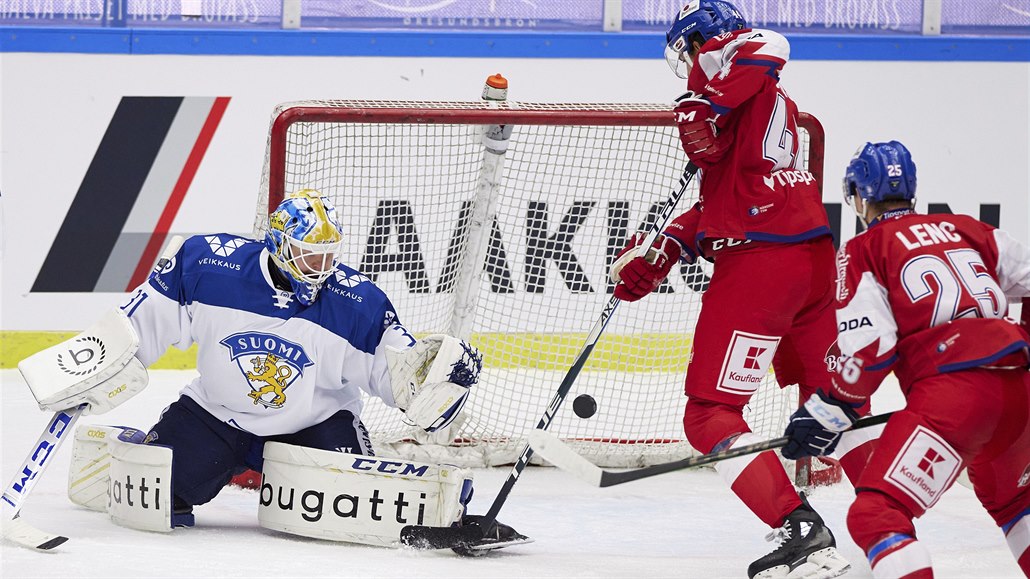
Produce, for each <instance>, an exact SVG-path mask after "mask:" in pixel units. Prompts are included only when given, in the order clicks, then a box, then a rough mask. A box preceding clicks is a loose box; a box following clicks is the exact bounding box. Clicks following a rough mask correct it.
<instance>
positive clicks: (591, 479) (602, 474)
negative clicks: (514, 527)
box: [529, 412, 893, 487]
mask: <svg viewBox="0 0 1030 579" xmlns="http://www.w3.org/2000/svg"><path fill="white" fill-rule="evenodd" d="M892 414H893V412H888V413H886V414H878V415H876V416H870V417H868V418H862V419H860V420H858V421H856V422H855V424H854V425H852V426H851V430H857V429H859V428H866V427H869V426H875V425H877V424H883V423H885V422H887V420H888V419H889V418H890V417H891V415H892ZM789 441H790V439H789V438H787V437H786V436H781V437H780V438H773V439H771V440H766V441H764V442H756V443H755V444H749V445H747V446H741V447H738V448H731V449H730V450H724V451H722V452H713V453H711V454H705V455H702V456H693V457H690V458H684V459H681V460H675V461H672V462H666V463H662V464H655V465H652V466H645V467H643V468H636V469H632V470H621V471H611V470H604V469H602V468H601V467H599V466H597V465H595V464H594V463H592V462H590V461H589V460H587V459H585V458H583V456H581V455H579V454H577V453H576V451H574V450H572V448H570V447H569V445H567V444H565V443H564V442H562V441H561V439H559V438H558V437H557V436H555V435H554V434H551V433H550V432H546V431H544V430H534V431H533V432H530V433H529V443H530V444H531V445H532V446H533V448H534V449H536V452H537V454H539V455H540V456H541V457H542V458H543V459H544V460H546V461H547V462H549V463H551V464H553V465H554V466H556V467H558V468H560V469H562V470H564V471H568V472H570V473H572V474H574V475H576V476H577V477H579V478H581V479H583V480H584V481H586V482H588V483H590V484H592V485H594V486H598V487H610V486H615V485H621V484H623V483H628V482H633V481H635V480H640V479H644V478H648V477H652V476H655V475H659V474H665V473H668V472H673V471H677V470H682V469H685V468H691V467H695V466H701V465H705V464H711V463H713V462H719V461H722V460H727V459H730V458H736V457H738V456H744V455H748V454H755V453H757V452H764V451H766V450H773V449H776V448H781V447H784V446H786V445H787V442H789Z"/></svg>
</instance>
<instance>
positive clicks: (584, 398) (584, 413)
mask: <svg viewBox="0 0 1030 579" xmlns="http://www.w3.org/2000/svg"><path fill="white" fill-rule="evenodd" d="M572 411H573V412H575V413H576V416H578V417H580V418H590V417H591V416H593V415H594V413H595V412H597V402H596V401H595V400H594V398H593V397H592V396H590V395H589V394H580V395H579V396H576V399H575V400H573V401H572Z"/></svg>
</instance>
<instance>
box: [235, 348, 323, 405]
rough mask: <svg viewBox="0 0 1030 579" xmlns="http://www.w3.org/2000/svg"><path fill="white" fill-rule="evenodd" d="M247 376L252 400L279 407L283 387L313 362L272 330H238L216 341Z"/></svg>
mask: <svg viewBox="0 0 1030 579" xmlns="http://www.w3.org/2000/svg"><path fill="white" fill-rule="evenodd" d="M220 343H221V344H222V345H223V346H225V347H226V348H229V356H230V357H231V358H232V360H233V361H235V362H236V365H237V367H238V368H239V369H240V372H241V373H242V374H243V377H244V378H246V380H247V386H248V387H249V391H248V392H247V396H249V397H250V398H251V399H252V400H253V401H254V404H261V405H262V406H264V407H266V408H282V407H283V405H284V404H286V390H287V389H288V388H289V387H290V385H291V384H293V383H294V382H295V381H296V380H297V378H299V377H300V376H302V375H303V374H304V368H306V367H308V366H311V365H313V364H314V363H313V362H312V361H311V358H310V357H308V355H307V353H306V352H304V349H303V348H302V347H301V346H300V345H299V344H295V343H293V342H290V341H287V340H284V339H282V338H280V337H279V336H276V335H273V334H265V333H261V332H242V333H239V334H233V335H231V336H229V337H228V338H225V339H224V340H222V341H221V342H220Z"/></svg>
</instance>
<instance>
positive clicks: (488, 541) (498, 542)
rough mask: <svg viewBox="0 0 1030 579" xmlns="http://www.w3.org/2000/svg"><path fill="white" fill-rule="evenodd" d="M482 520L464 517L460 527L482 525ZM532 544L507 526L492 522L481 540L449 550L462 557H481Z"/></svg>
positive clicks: (480, 517) (478, 516) (481, 517)
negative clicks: (512, 547)
mask: <svg viewBox="0 0 1030 579" xmlns="http://www.w3.org/2000/svg"><path fill="white" fill-rule="evenodd" d="M483 518H484V517H483V516H481V515H465V516H464V517H463V518H462V521H461V524H462V526H467V525H482V521H483ZM532 542H533V539H530V538H529V537H527V536H525V535H523V534H522V533H519V532H518V531H516V530H515V529H513V528H511V527H509V526H508V525H504V524H501V523H499V522H497V521H494V523H493V525H491V526H490V527H488V528H487V529H486V532H485V534H484V536H483V538H482V539H480V540H478V541H476V542H475V543H472V544H468V545H459V546H456V547H452V549H451V550H452V551H454V552H455V553H457V554H459V555H462V556H464V557H482V556H483V555H486V554H487V553H489V552H490V551H493V550H496V549H503V548H504V547H511V546H512V545H524V544H526V543H532Z"/></svg>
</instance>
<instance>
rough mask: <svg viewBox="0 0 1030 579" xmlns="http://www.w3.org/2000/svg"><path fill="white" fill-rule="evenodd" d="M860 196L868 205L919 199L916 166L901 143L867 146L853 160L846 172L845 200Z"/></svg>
mask: <svg viewBox="0 0 1030 579" xmlns="http://www.w3.org/2000/svg"><path fill="white" fill-rule="evenodd" d="M854 195H858V196H859V197H861V198H862V200H863V201H865V202H867V203H880V202H882V201H911V202H914V201H915V198H916V165H915V163H913V162H912V154H911V153H909V152H908V149H907V148H906V147H905V145H902V144H901V143H899V142H898V141H890V142H887V143H866V144H865V145H863V146H862V147H861V148H860V149H859V150H858V151H856V152H855V156H854V157H852V158H851V161H850V162H849V163H848V168H847V171H846V172H845V173H844V200H845V201H847V202H848V203H849V204H850V203H851V198H852V196H854Z"/></svg>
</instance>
